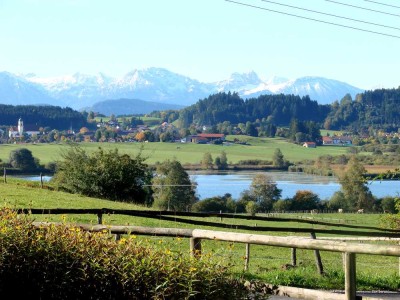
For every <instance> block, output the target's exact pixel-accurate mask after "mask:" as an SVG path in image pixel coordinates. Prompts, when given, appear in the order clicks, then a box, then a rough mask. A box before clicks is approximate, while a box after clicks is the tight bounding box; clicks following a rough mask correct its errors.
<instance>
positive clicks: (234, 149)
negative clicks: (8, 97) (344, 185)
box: [0, 136, 347, 164]
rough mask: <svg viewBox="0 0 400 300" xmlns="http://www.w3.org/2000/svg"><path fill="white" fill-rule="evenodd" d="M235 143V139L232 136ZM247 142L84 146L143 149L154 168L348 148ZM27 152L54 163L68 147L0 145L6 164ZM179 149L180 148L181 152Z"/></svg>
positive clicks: (292, 157)
mask: <svg viewBox="0 0 400 300" xmlns="http://www.w3.org/2000/svg"><path fill="white" fill-rule="evenodd" d="M228 138H229V139H231V140H233V136H229V137H228ZM240 138H241V139H242V140H246V141H247V142H248V143H249V145H230V146H221V145H197V144H191V143H189V144H181V143H180V144H177V143H81V146H82V147H84V148H85V149H87V150H88V151H92V150H95V149H97V148H98V147H102V148H104V149H114V148H118V149H119V150H120V152H121V153H128V154H130V155H135V154H136V153H138V152H139V150H140V148H141V147H142V146H143V149H144V150H143V154H144V155H145V156H147V157H148V160H147V162H148V163H150V164H152V163H154V162H156V161H160V162H161V161H164V160H165V159H172V158H174V157H175V158H176V159H177V160H179V161H180V162H182V163H190V164H198V163H200V161H201V159H202V158H203V155H204V153H205V152H210V153H211V154H212V156H213V158H215V157H216V156H218V155H220V153H221V151H222V150H224V151H225V152H226V153H227V157H228V161H229V162H232V163H237V162H238V161H239V160H246V159H261V160H272V156H273V153H274V151H275V149H276V148H280V149H281V151H282V153H283V155H284V156H285V159H287V160H289V161H291V162H298V161H301V160H304V159H315V158H317V157H318V156H320V155H325V154H330V155H340V154H344V153H346V152H347V148H346V147H326V146H325V147H317V148H316V149H309V148H304V147H301V146H299V145H295V144H293V143H288V142H286V141H285V140H283V139H280V138H274V139H271V138H250V137H244V136H242V137H240ZM22 147H24V148H28V149H29V150H31V151H32V153H33V156H35V157H37V158H39V159H40V162H41V163H43V164H46V163H48V162H51V161H55V160H57V159H58V158H59V157H60V153H61V151H62V149H66V148H67V147H68V146H66V145H65V144H36V145H32V144H26V145H25V144H24V145H21V144H19V145H0V159H1V160H3V161H7V160H8V157H9V153H10V152H11V151H12V150H15V149H17V148H22ZM178 147H179V148H178Z"/></svg>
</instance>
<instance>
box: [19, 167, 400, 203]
mask: <svg viewBox="0 0 400 300" xmlns="http://www.w3.org/2000/svg"><path fill="white" fill-rule="evenodd" d="M258 173H265V174H267V175H269V176H271V178H272V180H273V181H275V182H276V183H277V185H278V188H279V189H281V190H282V198H292V197H293V196H294V195H295V194H296V192H297V191H298V190H310V191H312V192H313V193H315V194H317V195H318V196H319V198H320V199H321V200H324V199H329V198H330V197H331V196H332V195H333V194H334V193H335V192H337V191H339V190H340V184H339V183H338V181H337V179H336V178H335V177H327V176H317V175H308V174H304V173H295V172H256V171H240V172H218V173H212V174H210V173H206V172H205V171H198V172H189V175H190V178H191V179H192V180H194V181H195V182H196V183H197V194H198V196H199V198H200V199H205V198H209V197H213V196H223V195H224V194H226V193H230V194H231V195H232V197H233V198H234V199H238V198H239V197H240V193H241V192H243V191H244V190H246V189H249V187H250V184H251V181H252V179H253V177H254V176H255V175H256V174H258ZM19 177H20V178H24V179H27V180H35V181H39V180H40V177H39V176H19ZM50 179H51V177H50V176H43V180H46V181H47V180H50ZM368 187H369V189H370V190H371V192H372V194H373V195H374V196H376V197H379V198H381V197H385V196H399V195H400V181H399V180H385V181H373V182H371V181H369V185H368Z"/></svg>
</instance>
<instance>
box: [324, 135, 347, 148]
mask: <svg viewBox="0 0 400 300" xmlns="http://www.w3.org/2000/svg"><path fill="white" fill-rule="evenodd" d="M322 144H323V145H334V146H349V145H352V144H353V140H352V138H351V137H349V136H332V137H330V136H323V137H322Z"/></svg>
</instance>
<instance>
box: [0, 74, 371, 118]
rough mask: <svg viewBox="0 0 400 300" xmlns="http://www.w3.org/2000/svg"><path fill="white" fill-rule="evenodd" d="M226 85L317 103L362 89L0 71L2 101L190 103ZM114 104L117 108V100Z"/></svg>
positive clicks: (323, 82)
mask: <svg viewBox="0 0 400 300" xmlns="http://www.w3.org/2000/svg"><path fill="white" fill-rule="evenodd" d="M228 91H231V92H238V93H239V95H240V96H241V97H243V98H251V97H257V96H259V95H262V94H281V93H282V94H295V95H300V96H305V95H309V96H310V98H311V99H313V100H317V101H318V102H319V103H320V104H330V103H332V102H333V101H335V100H340V99H342V98H343V96H344V95H345V94H347V93H349V94H350V95H352V97H354V96H355V95H356V94H358V93H361V92H363V90H361V89H359V88H357V87H354V86H351V85H349V84H347V83H345V82H341V81H338V80H333V79H327V78H323V77H301V78H298V79H295V80H289V79H286V78H278V77H274V78H271V79H269V80H262V79H260V77H259V76H258V75H257V74H256V73H255V72H248V73H233V74H232V75H231V76H230V78H228V79H226V80H222V81H218V82H212V83H205V82H201V81H199V80H196V79H192V78H189V77H187V76H183V75H180V74H177V73H174V72H171V71H169V70H167V69H162V68H147V69H141V70H137V69H136V70H133V71H131V72H129V73H127V74H125V75H124V76H122V77H112V76H108V75H106V74H103V73H98V74H96V75H86V74H81V73H76V74H73V75H68V76H61V77H51V78H48V77H40V76H37V75H35V74H31V73H30V74H12V73H9V72H0V103H3V104H13V105H19V104H50V105H57V106H69V107H71V108H74V109H82V108H91V107H92V106H93V105H95V104H96V103H97V102H102V101H104V100H108V101H107V105H108V107H110V105H111V106H112V103H111V104H110V102H109V101H110V100H114V99H141V100H144V101H151V102H157V103H164V104H173V105H179V106H188V105H191V104H193V103H196V102H197V101H198V100H199V99H203V98H206V97H207V96H209V95H210V94H214V93H218V92H228ZM115 104H116V107H117V106H119V108H121V107H120V106H121V103H119V104H117V103H115ZM137 105H140V104H137ZM95 107H96V106H95ZM127 110H128V109H127ZM126 113H130V112H129V111H126Z"/></svg>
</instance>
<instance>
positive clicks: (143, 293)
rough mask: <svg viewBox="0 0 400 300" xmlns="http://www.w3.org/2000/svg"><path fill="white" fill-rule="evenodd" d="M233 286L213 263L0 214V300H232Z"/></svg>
mask: <svg viewBox="0 0 400 300" xmlns="http://www.w3.org/2000/svg"><path fill="white" fill-rule="evenodd" d="M160 242H162V240H160ZM175 243H176V244H179V243H181V241H180V239H175ZM234 283H235V282H233V280H232V279H230V275H229V273H228V269H227V265H224V264H221V263H220V259H218V260H216V259H213V258H212V257H210V256H204V257H202V259H198V260H197V259H191V258H190V257H189V253H188V252H185V251H182V250H178V251H171V249H169V248H167V247H165V248H162V247H158V248H155V247H154V245H152V244H151V243H147V242H141V241H137V239H136V237H135V236H133V235H132V236H130V237H129V238H122V239H120V240H119V241H118V242H116V241H114V240H113V239H112V238H110V235H109V234H108V233H107V232H100V233H87V232H84V231H82V230H80V229H79V228H71V227H67V226H66V225H61V226H55V225H52V226H50V227H43V228H41V229H39V230H38V229H35V228H34V226H33V225H32V220H30V219H29V218H28V217H26V216H22V217H21V216H19V217H18V216H17V215H16V214H15V213H13V212H11V211H9V210H5V209H3V210H1V211H0V297H1V298H2V299H3V298H4V299H6V298H7V299H8V298H9V297H10V296H11V295H12V296H11V297H12V298H15V299H189V298H190V299H224V298H225V297H227V296H228V297H230V298H232V299H234V298H236V297H241V296H240V295H239V293H240V291H239V286H238V285H235V284H234ZM242 296H243V295H242Z"/></svg>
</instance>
